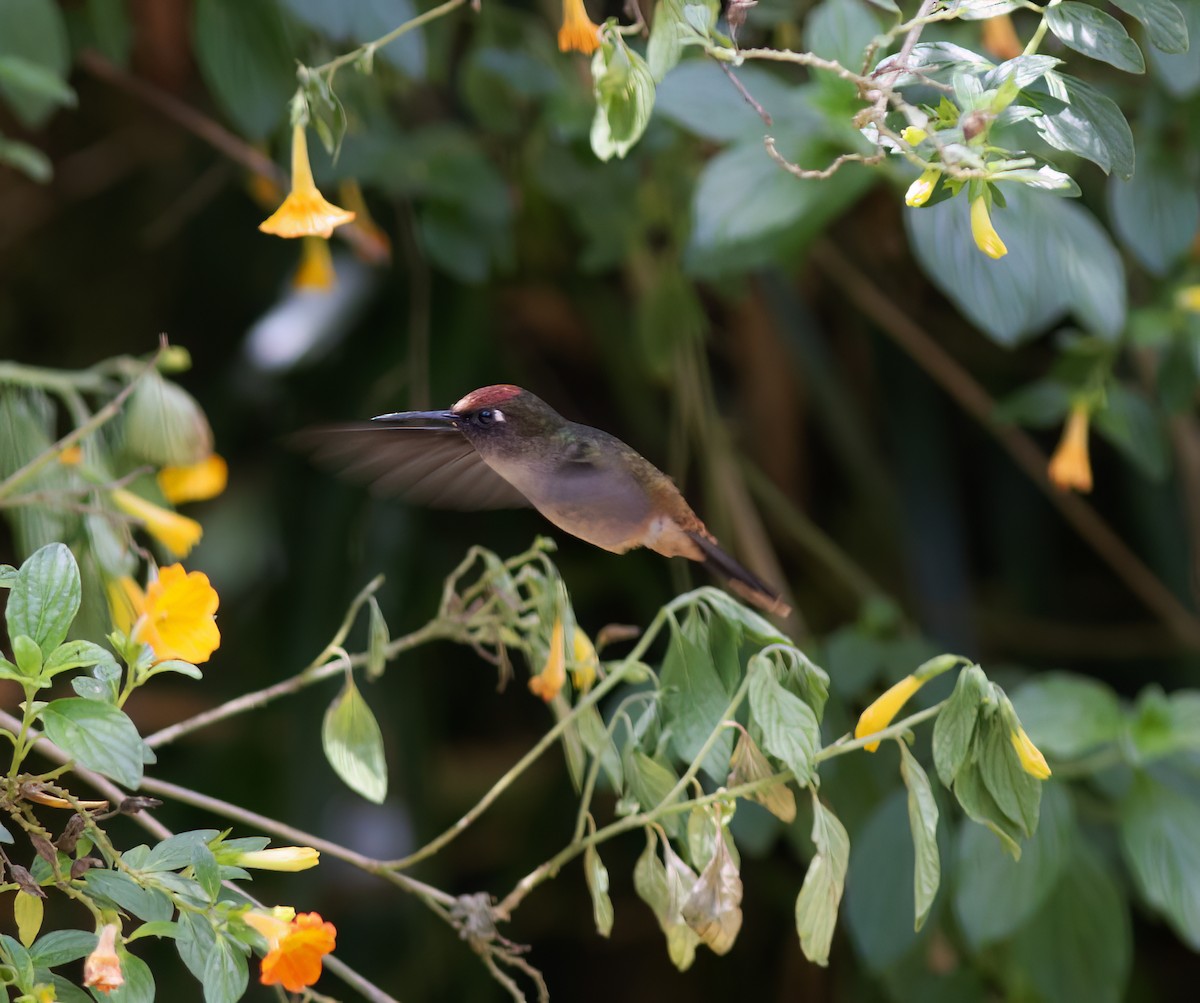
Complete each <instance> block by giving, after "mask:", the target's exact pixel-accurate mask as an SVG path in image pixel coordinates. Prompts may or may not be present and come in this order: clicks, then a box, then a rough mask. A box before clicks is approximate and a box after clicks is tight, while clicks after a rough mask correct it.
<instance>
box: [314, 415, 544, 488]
mask: <svg viewBox="0 0 1200 1003" xmlns="http://www.w3.org/2000/svg"><path fill="white" fill-rule="evenodd" d="M292 443H293V445H295V446H296V447H297V448H298V449H300V450H301V451H303V452H306V453H308V454H309V455H310V456H311V457H312V458H313V461H314V462H315V463H317V464H318V465H319V466H322V467H325V468H326V469H328V470H332V471H334V472H336V473H338V474H341V475H343V476H345V477H348V478H350V479H352V480H356V481H359V482H360V483H364V484H367V485H368V486H369V487H370V490H371V492H372V493H373V494H376V495H386V496H395V497H398V498H403V499H404V500H405V501H409V502H412V503H413V504H415V505H427V506H429V507H431V508H449V509H462V510H471V509H489V508H521V507H524V506H528V505H529V499H527V498H526V497H525V496H524V495H523V494H521V492H520V491H518V490H517V489H516V488H514V487H513V486H512V485H511V484H509V483H508V481H506V480H505V479H504V478H503V477H501V476H500V475H499V474H498V473H496V471H494V470H493V469H492V468H491V467H489V466H488V465H487V464H486V463H484V462H483V458H482V457H481V456H480V455H479V453H477V452H476V451H475V447H474V446H472V445H471V443H470V442H469V441H468V440H467V439H466V438H465V437H464V436H463V435H462V433H460V432H458V431H456V430H455V429H453V428H444V429H443V428H437V429H434V428H408V427H397V426H394V425H388V424H386V423H384V422H371V423H362V424H349V425H325V426H321V427H318V428H310V429H307V430H305V431H303V432H300V433H298V434H297V435H295V436H293V438H292Z"/></svg>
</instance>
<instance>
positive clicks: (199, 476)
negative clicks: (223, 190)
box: [158, 244, 325, 505]
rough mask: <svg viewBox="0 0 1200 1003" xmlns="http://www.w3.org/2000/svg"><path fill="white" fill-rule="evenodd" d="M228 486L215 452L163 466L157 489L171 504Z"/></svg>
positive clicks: (223, 466) (213, 494)
mask: <svg viewBox="0 0 1200 1003" xmlns="http://www.w3.org/2000/svg"><path fill="white" fill-rule="evenodd" d="M322 246H325V245H324V244H322ZM227 483H229V464H227V463H226V462H225V459H224V457H221V456H218V455H217V454H216V453H211V454H210V455H208V456H206V457H205V458H204V459H203V460H201V461H200V462H199V463H191V464H189V465H188V466H186V467H163V468H162V470H160V471H159V472H158V488H159V490H160V491H161V492H162V493H163V497H164V498H166V499H167V501H169V502H170V503H171V504H172V505H182V504H183V503H184V502H194V501H207V500H208V499H209V498H215V497H216V496H217V495H219V494H220V493H221V492H222V491H224V490H225V485H226V484H227Z"/></svg>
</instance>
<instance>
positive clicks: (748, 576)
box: [688, 533, 792, 616]
mask: <svg viewBox="0 0 1200 1003" xmlns="http://www.w3.org/2000/svg"><path fill="white" fill-rule="evenodd" d="M688 536H690V537H691V538H692V539H693V540H695V542H696V545H697V546H698V547H699V548H700V551H701V553H703V554H704V564H705V565H706V566H707V567H709V568H711V569H712V570H713V571H715V572H716V573H717V574H718V575H720V576H721V577H722V578H724V579H726V581H727V582H728V583H729V588H730V590H731V591H732V592H735V593H736V594H737V595H739V596H740V597H741V598H743V599H745V600H746V601H747V602H748V603H751V604H752V605H754V606H757V607H758V608H759V609H762V610H766V611H767V612H768V613H775V614H776V615H777V616H787V615H788V614H790V613H791V612H792V607H791V606H789V605H788V604H787V603H786V602H784V601H783V597H782V596H780V594H779V593H778V592H776V591H775V589H773V588H771V586H769V585H767V584H766V583H765V582H764V581H763V580H762V579H761V578H759V577H758V576H757V575H755V574H753V573H751V572H749V571H747V570H746V569H745V568H743V567H742V566H741V565H740V564H738V562H737V561H735V560H734V559H733V558H732V557H730V556H729V555H728V554H727V553H725V551H723V550H722V549H721V548H720V547H719V546H718V545H717V544H716V542H715V541H713V540H710V539H709V538H708V537H706V536H704V535H702V534H700V533H688Z"/></svg>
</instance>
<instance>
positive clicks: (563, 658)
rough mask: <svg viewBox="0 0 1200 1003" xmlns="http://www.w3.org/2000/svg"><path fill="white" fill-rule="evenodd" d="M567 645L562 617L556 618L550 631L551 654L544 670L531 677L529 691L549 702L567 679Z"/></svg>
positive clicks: (543, 667)
mask: <svg viewBox="0 0 1200 1003" xmlns="http://www.w3.org/2000/svg"><path fill="white" fill-rule="evenodd" d="M566 649H567V646H566V643H565V641H564V640H563V623H562V617H555V618H554V627H553V628H552V629H551V631H550V654H549V655H548V656H547V658H546V664H545V665H544V666H542V671H541V672H539V673H538V674H537V675H536V676H531V677H530V679H529V692H530V693H532V694H534V696H539V697H541V698H542V699H543V700H544V701H545V702H546V703H549V702H550V701H551V700H553V699H554V698H555V697H556V696H558V694H559V692H560V691H561V690H562V688H563V683H565V682H566V681H567V669H566V665H567V650H566Z"/></svg>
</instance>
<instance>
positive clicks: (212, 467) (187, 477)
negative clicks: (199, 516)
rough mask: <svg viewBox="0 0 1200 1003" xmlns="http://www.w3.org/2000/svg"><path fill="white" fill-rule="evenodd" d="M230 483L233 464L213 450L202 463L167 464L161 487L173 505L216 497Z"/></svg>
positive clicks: (162, 471)
mask: <svg viewBox="0 0 1200 1003" xmlns="http://www.w3.org/2000/svg"><path fill="white" fill-rule="evenodd" d="M228 483H229V464H227V463H226V462H225V459H224V457H221V456H218V455H217V454H216V453H211V454H210V455H208V456H206V457H205V458H204V459H203V460H201V461H200V462H199V463H191V464H188V465H187V466H186V467H163V468H162V470H160V471H159V472H158V488H159V490H160V491H161V492H162V493H163V497H164V498H166V499H167V501H169V502H170V503H171V504H172V505H182V504H183V503H184V502H194V501H208V499H209V498H216V497H217V495H219V494H220V493H221V492H222V491H224V490H225V485H226V484H228Z"/></svg>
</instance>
